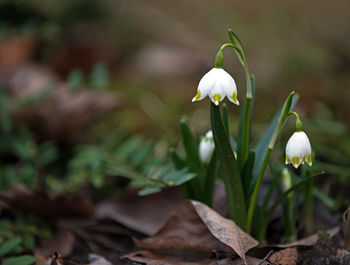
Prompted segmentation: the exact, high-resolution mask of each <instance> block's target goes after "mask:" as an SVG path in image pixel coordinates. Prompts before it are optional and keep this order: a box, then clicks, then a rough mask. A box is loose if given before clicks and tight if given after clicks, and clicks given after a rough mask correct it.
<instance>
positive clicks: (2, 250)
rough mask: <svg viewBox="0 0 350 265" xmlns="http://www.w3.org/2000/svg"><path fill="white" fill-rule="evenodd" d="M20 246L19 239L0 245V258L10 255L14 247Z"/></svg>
mask: <svg viewBox="0 0 350 265" xmlns="http://www.w3.org/2000/svg"><path fill="white" fill-rule="evenodd" d="M20 244H21V239H19V238H14V239H11V240H8V241H6V242H5V243H3V244H1V246H0V257H1V256H5V255H6V254H9V253H11V251H12V250H13V249H15V248H16V247H18V246H19V245H20Z"/></svg>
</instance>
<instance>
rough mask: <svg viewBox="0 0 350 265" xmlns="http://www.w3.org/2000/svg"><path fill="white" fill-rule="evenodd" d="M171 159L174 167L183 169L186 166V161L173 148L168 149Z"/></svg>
mask: <svg viewBox="0 0 350 265" xmlns="http://www.w3.org/2000/svg"><path fill="white" fill-rule="evenodd" d="M170 154H171V159H172V160H173V163H174V166H175V168H176V169H183V168H184V167H186V162H185V160H183V159H182V158H181V157H180V156H179V155H178V154H177V153H176V151H175V150H171V151H170Z"/></svg>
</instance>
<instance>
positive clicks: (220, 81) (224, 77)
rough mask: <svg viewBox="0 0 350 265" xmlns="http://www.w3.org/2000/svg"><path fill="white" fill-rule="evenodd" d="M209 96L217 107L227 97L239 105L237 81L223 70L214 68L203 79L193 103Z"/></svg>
mask: <svg viewBox="0 0 350 265" xmlns="http://www.w3.org/2000/svg"><path fill="white" fill-rule="evenodd" d="M208 95H209V97H210V99H211V101H212V102H213V103H214V104H215V105H219V102H221V101H222V100H223V99H224V98H225V96H226V97H227V98H228V99H229V100H230V101H231V102H233V103H235V104H237V105H239V102H238V99H237V87H236V83H235V80H233V78H232V76H230V74H229V73H227V72H226V71H225V70H224V69H222V68H213V69H211V70H210V71H209V72H208V73H206V74H205V75H204V76H203V77H202V79H201V80H200V81H199V84H198V89H197V95H196V96H195V97H194V98H193V99H192V102H194V101H198V100H202V99H203V98H205V97H206V96H208Z"/></svg>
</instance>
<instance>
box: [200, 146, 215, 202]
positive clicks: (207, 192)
mask: <svg viewBox="0 0 350 265" xmlns="http://www.w3.org/2000/svg"><path fill="white" fill-rule="evenodd" d="M218 169H219V161H218V159H217V154H216V150H214V153H213V155H212V157H211V159H210V162H209V165H208V168H207V174H206V177H205V183H204V188H203V193H202V195H201V197H202V198H203V200H202V201H203V202H204V203H205V204H207V205H208V206H211V205H212V203H213V196H214V189H215V180H216V176H217V171H218Z"/></svg>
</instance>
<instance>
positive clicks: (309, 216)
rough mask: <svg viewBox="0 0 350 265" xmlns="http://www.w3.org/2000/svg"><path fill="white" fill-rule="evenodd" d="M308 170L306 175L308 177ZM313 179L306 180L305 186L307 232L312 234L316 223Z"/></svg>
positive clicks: (304, 212)
mask: <svg viewBox="0 0 350 265" xmlns="http://www.w3.org/2000/svg"><path fill="white" fill-rule="evenodd" d="M308 175H309V174H308V172H307V174H306V177H308ZM313 187H314V185H313V180H309V181H307V182H305V188H304V209H303V214H304V222H305V224H304V225H305V234H306V235H310V234H312V232H313V223H314V207H313V206H314V198H313Z"/></svg>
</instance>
